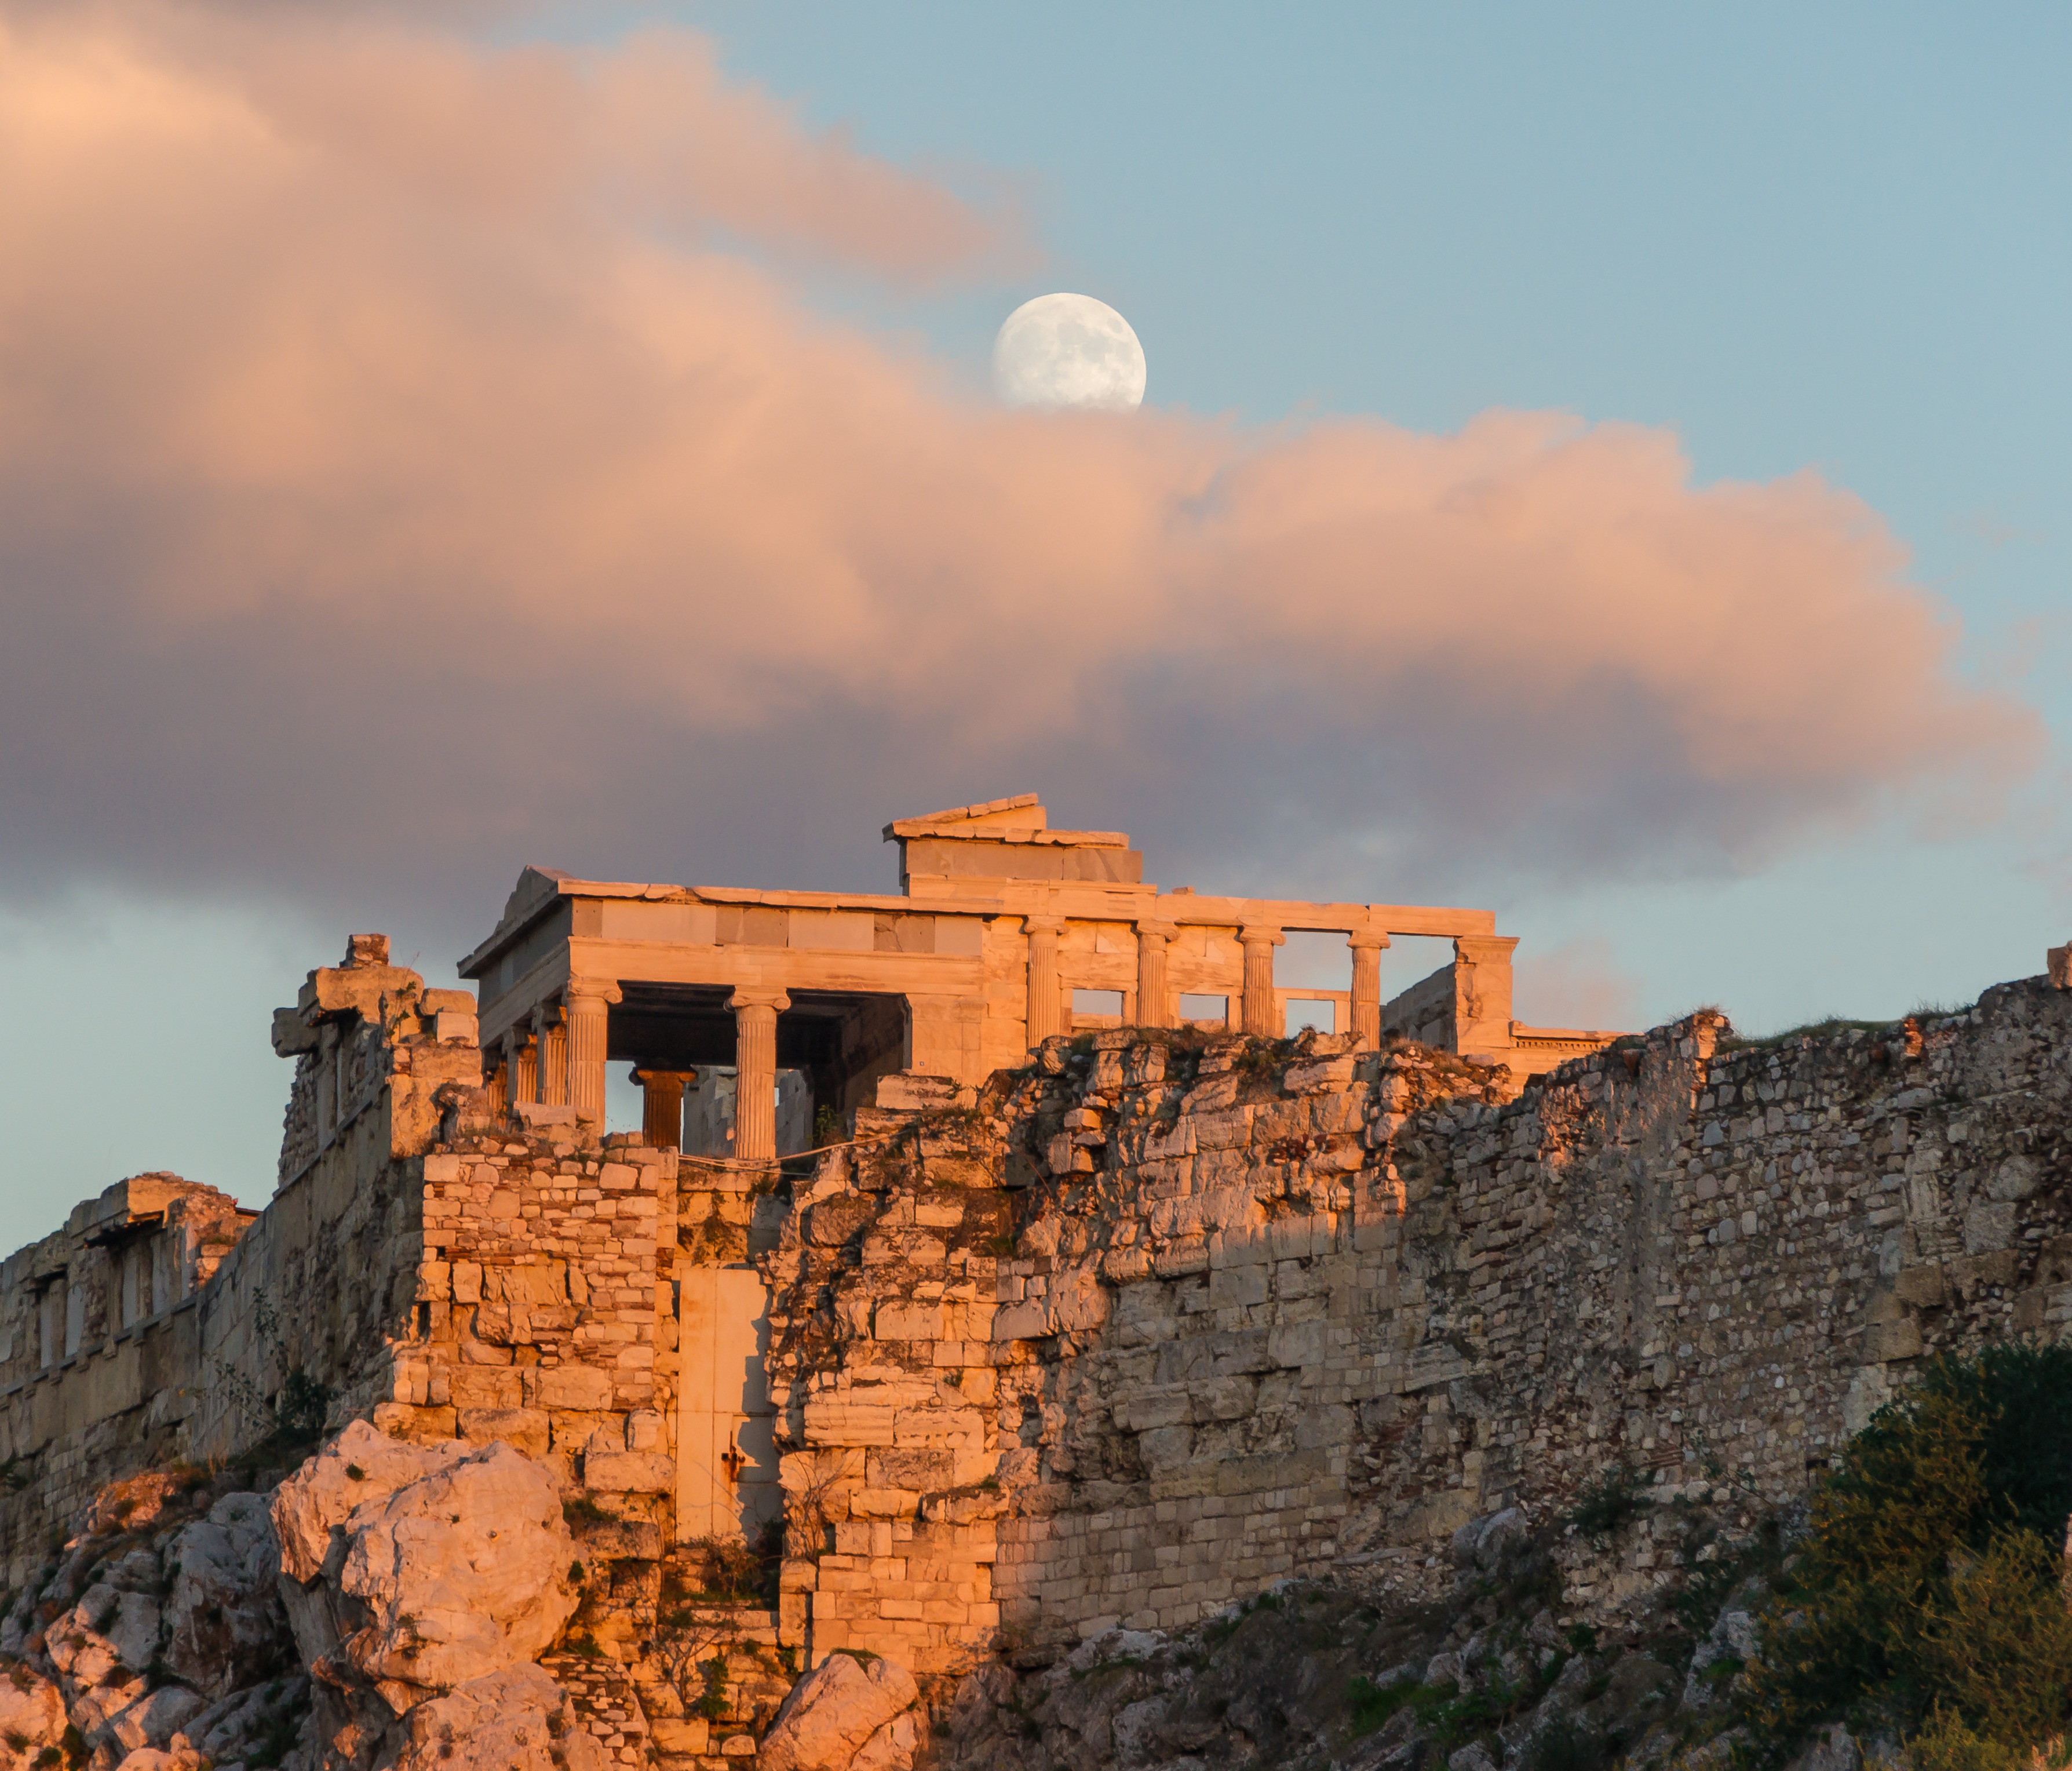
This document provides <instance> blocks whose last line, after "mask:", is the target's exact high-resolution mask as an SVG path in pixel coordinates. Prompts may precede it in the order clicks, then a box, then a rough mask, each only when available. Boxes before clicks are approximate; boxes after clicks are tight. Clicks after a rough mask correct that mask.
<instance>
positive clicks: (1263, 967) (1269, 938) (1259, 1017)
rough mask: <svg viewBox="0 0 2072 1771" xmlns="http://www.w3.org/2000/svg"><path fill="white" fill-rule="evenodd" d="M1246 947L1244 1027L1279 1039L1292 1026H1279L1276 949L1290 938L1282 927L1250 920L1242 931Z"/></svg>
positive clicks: (1241, 1022) (1248, 1030)
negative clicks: (1274, 987)
mask: <svg viewBox="0 0 2072 1771" xmlns="http://www.w3.org/2000/svg"><path fill="white" fill-rule="evenodd" d="M1238 940H1239V942H1240V943H1242V944H1243V945H1244V1007H1243V1013H1242V1016H1241V1019H1240V1020H1239V1026H1240V1027H1241V1028H1243V1029H1244V1032H1248V1033H1255V1034H1261V1035H1264V1036H1265V1037H1266V1038H1268V1039H1270V1040H1277V1039H1279V1038H1280V1037H1281V1036H1282V1035H1283V1034H1285V1032H1287V1031H1288V1029H1287V1028H1286V1027H1285V1026H1276V1025H1275V1024H1274V1023H1275V1020H1276V1016H1275V1014H1274V1009H1275V1006H1276V1005H1275V1001H1274V995H1273V949H1275V948H1276V947H1279V946H1282V945H1285V943H1286V941H1287V940H1288V937H1287V936H1285V935H1284V934H1283V933H1281V931H1280V930H1279V929H1269V928H1265V927H1263V926H1261V925H1260V924H1257V923H1248V924H1247V925H1245V926H1244V928H1243V929H1239V931H1238Z"/></svg>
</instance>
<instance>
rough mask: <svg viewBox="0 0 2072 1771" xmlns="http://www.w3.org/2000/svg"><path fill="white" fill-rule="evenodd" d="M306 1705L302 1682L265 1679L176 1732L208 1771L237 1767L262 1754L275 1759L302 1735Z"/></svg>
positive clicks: (301, 1677) (305, 1681)
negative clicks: (205, 1762) (213, 1767)
mask: <svg viewBox="0 0 2072 1771" xmlns="http://www.w3.org/2000/svg"><path fill="white" fill-rule="evenodd" d="M309 1708H310V1682H309V1679H308V1678H307V1677H306V1676H305V1675H301V1674H298V1675H297V1676H296V1677H294V1678H284V1679H269V1680H267V1681H266V1682H265V1684H263V1685H260V1686H257V1687H254V1688H253V1689H252V1690H250V1691H232V1693H231V1694H230V1695H228V1696H227V1697H222V1698H219V1699H217V1700H216V1702H215V1703H212V1704H210V1705H209V1707H208V1708H207V1709H206V1710H204V1711H202V1712H201V1714H200V1715H197V1716H195V1717H194V1718H193V1719H192V1720H191V1721H189V1722H187V1724H185V1725H184V1726H183V1728H182V1729H181V1731H180V1732H182V1733H183V1734H184V1735H185V1736H187V1744H189V1745H191V1746H193V1747H195V1748H198V1749H199V1752H200V1753H201V1755H202V1757H203V1758H204V1759H206V1760H208V1762H209V1763H210V1764H211V1765H242V1764H245V1763H247V1762H249V1761H252V1760H253V1759H257V1758H259V1757H261V1754H262V1752H265V1753H266V1756H268V1757H274V1756H277V1755H278V1754H279V1752H280V1749H281V1747H282V1744H284V1742H285V1741H288V1740H294V1739H296V1737H297V1736H298V1735H300V1734H302V1732H303V1729H302V1722H303V1720H304V1719H305V1718H306V1715H307V1714H308V1711H309ZM269 1748H270V1749H271V1751H270V1752H268V1750H267V1749H269Z"/></svg>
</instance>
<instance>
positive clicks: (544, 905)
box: [460, 793, 1613, 1161]
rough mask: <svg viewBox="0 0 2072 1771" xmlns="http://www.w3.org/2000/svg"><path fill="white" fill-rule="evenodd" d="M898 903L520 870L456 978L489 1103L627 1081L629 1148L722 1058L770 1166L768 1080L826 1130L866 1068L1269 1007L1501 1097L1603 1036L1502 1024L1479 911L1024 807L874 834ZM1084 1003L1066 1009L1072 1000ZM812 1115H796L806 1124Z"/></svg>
mask: <svg viewBox="0 0 2072 1771" xmlns="http://www.w3.org/2000/svg"><path fill="white" fill-rule="evenodd" d="M884 834H885V838H886V841H887V842H894V843H897V844H898V850H899V884H900V888H901V890H900V892H898V894H897V895H885V896H870V895H860V894H845V893H838V892H789V891H744V890H740V889H738V888H722V887H685V886H677V885H656V884H640V883H627V882H623V881H613V882H605V881H600V880H594V879H574V878H571V877H570V876H569V875H566V874H564V873H561V872H558V871H555V870H554V869H553V868H549V867H528V868H527V869H526V870H525V871H524V874H523V875H521V876H520V879H519V882H518V884H517V888H516V890H514V891H513V892H512V894H511V897H510V900H509V902H508V903H507V904H505V906H504V914H503V916H502V917H501V918H500V921H498V923H497V925H496V927H495V929H494V930H493V931H492V932H491V934H490V935H489V937H487V939H486V940H484V941H483V943H482V944H481V945H480V946H479V947H477V948H476V949H475V950H474V952H472V953H470V954H468V955H467V958H465V959H463V961H462V962H461V963H460V973H461V975H462V976H463V978H468V979H471V980H472V981H473V982H475V984H476V986H477V988H478V990H479V993H480V1016H481V1033H482V1044H483V1061H484V1066H485V1069H486V1071H487V1074H488V1076H489V1078H490V1086H491V1089H493V1090H495V1091H497V1098H498V1099H499V1100H500V1102H507V1103H508V1104H510V1105H512V1106H515V1107H516V1108H518V1109H519V1110H520V1111H521V1113H522V1114H523V1116H524V1118H525V1119H526V1121H527V1122H528V1124H532V1125H544V1124H548V1123H552V1122H555V1121H556V1120H557V1119H558V1118H568V1119H571V1120H590V1121H597V1120H600V1119H602V1115H603V1111H604V1098H605V1067H606V1065H607V1064H608V1063H612V1062H620V1061H623V1062H627V1063H630V1064H631V1065H633V1066H634V1067H635V1071H636V1073H637V1075H638V1077H639V1080H640V1081H641V1082H642V1084H643V1087H644V1088H645V1089H646V1092H647V1098H648V1111H647V1114H646V1130H647V1134H648V1138H649V1140H650V1141H651V1142H652V1143H669V1144H675V1143H678V1142H679V1139H680V1136H681V1132H680V1124H681V1117H682V1114H683V1111H684V1108H683V1105H682V1102H683V1098H684V1093H685V1089H686V1087H687V1086H695V1084H696V1080H697V1077H698V1075H699V1073H700V1072H701V1070H703V1069H709V1068H710V1067H713V1066H723V1067H726V1069H728V1070H729V1071H730V1073H732V1075H733V1076H734V1077H738V1081H731V1082H730V1089H732V1090H733V1091H734V1092H735V1093H736V1094H737V1096H738V1100H739V1101H740V1102H742V1108H741V1110H740V1113H739V1118H738V1122H737V1123H736V1124H735V1126H734V1135H733V1139H732V1142H731V1147H730V1148H729V1149H727V1150H726V1152H725V1153H726V1154H728V1155H733V1156H735V1157H737V1158H740V1159H745V1160H750V1161H754V1160H763V1159H768V1158H770V1157H771V1156H774V1155H778V1154H779V1153H780V1152H779V1138H778V1130H777V1122H776V1093H775V1083H776V1077H777V1073H778V1071H779V1069H780V1068H781V1069H787V1070H791V1071H796V1072H798V1073H801V1074H803V1075H804V1077H806V1078H808V1086H809V1089H810V1099H811V1102H812V1114H813V1117H814V1118H818V1116H819V1114H820V1112H822V1111H826V1112H828V1113H831V1114H833V1115H835V1116H837V1118H840V1119H841V1120H842V1121H844V1122H846V1121H847V1120H848V1119H849V1118H851V1117H852V1116H853V1114H854V1112H855V1110H856V1108H857V1106H859V1105H861V1104H863V1103H865V1102H868V1101H870V1099H871V1098H873V1091H874V1088H875V1086H876V1085H877V1083H878V1080H879V1079H880V1078H881V1077H886V1076H888V1075H891V1074H893V1073H898V1072H902V1071H906V1072H915V1073H920V1074H923V1075H926V1076H931V1077H947V1078H948V1079H949V1080H950V1081H952V1082H953V1083H955V1084H956V1085H958V1086H959V1087H960V1088H972V1087H976V1085H978V1084H980V1083H981V1082H983V1081H985V1078H986V1077H988V1076H989V1075H990V1074H991V1073H993V1071H995V1070H997V1069H1002V1068H1004V1067H1009V1066H1012V1065H1017V1064H1020V1063H1021V1062H1022V1061H1023V1059H1024V1058H1025V1056H1026V1054H1027V1053H1028V1052H1030V1050H1032V1049H1033V1048H1035V1047H1038V1046H1039V1045H1041V1044H1042V1042H1043V1041H1044V1040H1046V1039H1047V1038H1049V1037H1050V1036H1051V1035H1053V1034H1054V1033H1061V1032H1063V1033H1079V1032H1094V1031H1098V1030H1100V1029H1103V1028H1115V1027H1124V1026H1127V1027H1148V1028H1170V1027H1174V1026H1177V1025H1179V1024H1181V1023H1182V1022H1183V1021H1185V1022H1188V1023H1191V1024H1194V1025H1196V1026H1199V1027H1203V1028H1214V1029H1216V1030H1219V1031H1221V1030H1223V1029H1226V1028H1227V1029H1229V1030H1232V1031H1237V1032H1244V1033H1248V1034H1252V1035H1256V1036H1268V1037H1272V1038H1279V1037H1281V1036H1283V1034H1284V1033H1285V1032H1286V1031H1287V1028H1288V1007H1289V1003H1291V1002H1303V1003H1317V1004H1323V1003H1329V1004H1330V1005H1331V1011H1332V1015H1333V1021H1332V1024H1331V1026H1330V1027H1329V1028H1327V1029H1326V1031H1334V1032H1347V1031H1350V1032H1353V1033H1354V1034H1355V1035H1357V1036H1359V1039H1360V1040H1361V1041H1362V1042H1363V1044H1366V1045H1367V1046H1370V1047H1371V1046H1372V1045H1374V1044H1376V1043H1378V1042H1379V1040H1380V1039H1381V1038H1382V1037H1383V1036H1385V1035H1395V1036H1401V1037H1405V1038H1411V1039H1415V1040H1418V1041H1420V1043H1422V1044H1427V1045H1430V1046H1433V1047H1435V1048H1439V1049H1441V1050H1445V1051H1449V1052H1456V1053H1457V1054H1459V1055H1460V1056H1463V1057H1466V1058H1470V1059H1473V1060H1475V1061H1479V1062H1482V1063H1486V1064H1489V1065H1504V1066H1507V1068H1508V1069H1510V1070H1511V1072H1512V1073H1513V1075H1514V1076H1515V1077H1518V1078H1519V1079H1520V1080H1523V1078H1524V1077H1527V1076H1530V1075H1536V1074H1538V1073H1540V1072H1541V1071H1543V1070H1545V1069H1550V1068H1551V1067H1552V1065H1556V1064H1557V1063H1560V1062H1561V1061H1563V1060H1564V1059H1567V1058H1570V1057H1573V1056H1578V1055H1580V1054H1581V1053H1583V1052H1589V1051H1594V1050H1596V1049H1597V1048H1599V1047H1600V1046H1601V1045H1603V1044H1605V1043H1606V1042H1607V1041H1609V1040H1610V1039H1611V1038H1612V1037H1613V1035H1611V1034H1609V1033H1601V1032H1585V1031H1581V1030H1579V1029H1573V1028H1534V1027H1527V1026H1525V1025H1523V1023H1520V1022H1519V1021H1517V1020H1516V1019H1513V1017H1512V1014H1511V951H1512V949H1514V948H1515V947H1516V946H1517V945H1518V941H1517V937H1515V936H1503V935H1499V934H1498V933H1497V932H1496V919H1495V917H1494V916H1493V915H1492V914H1491V913H1490V912H1488V911H1486V910H1457V909H1446V908H1433V907H1431V906H1427V905H1419V904H1313V903H1308V902H1304V901H1301V900H1293V899H1277V898H1238V897H1219V896H1208V895H1206V894H1200V893H1197V892H1194V891H1193V890H1192V889H1190V888H1187V887H1184V886H1182V887H1175V888H1160V887H1158V886H1157V885H1153V884H1149V883H1145V879H1144V857H1143V855H1142V854H1141V852H1139V851H1138V850H1135V849H1133V848H1132V847H1131V846H1130V843H1129V838H1128V836H1126V835H1124V834H1122V833H1121V832H1120V831H1112V830H1053V829H1051V828H1050V820H1049V817H1048V814H1047V813H1046V812H1045V810H1044V808H1043V806H1042V804H1041V803H1040V802H1039V801H1038V799H1037V797H1036V796H1035V795H1034V794H1033V793H1025V794H1022V795H1021V796H1019V797H1016V798H1013V799H1001V800H993V801H988V802H987V803H985V804H984V805H960V806H953V807H952V808H951V809H948V810H947V811H941V812H932V813H929V814H928V815H927V816H926V817H923V818H902V819H900V820H898V821H896V822H893V823H890V824H888V825H886V826H885V833H884ZM1297 932H1319V933H1334V934H1340V935H1342V936H1344V937H1345V940H1346V982H1345V986H1344V987H1343V988H1342V989H1313V988H1307V987H1297V988H1289V987H1286V986H1282V985H1281V984H1279V983H1277V982H1276V979H1275V976H1274V950H1275V949H1276V947H1279V946H1280V945H1282V944H1283V943H1284V941H1285V939H1286V937H1288V935H1289V934H1290V933H1297ZM1400 936H1428V937H1429V936H1440V937H1449V938H1450V939H1451V940H1452V941H1453V959H1452V961H1451V962H1449V964H1447V965H1446V966H1443V967H1441V969H1440V970H1438V971H1437V972H1436V973H1434V974H1433V975H1432V976H1430V977H1429V978H1424V979H1423V980H1422V981H1421V982H1418V983H1417V984H1416V985H1414V986H1412V987H1411V988H1410V989H1409V990H1408V991H1404V992H1403V993H1401V994H1400V995H1398V996H1396V998H1394V999H1392V1000H1391V1001H1388V1002H1386V1003H1384V1002H1383V1000H1382V999H1381V995H1380V989H1379V976H1380V966H1379V958H1380V955H1381V953H1382V951H1383V949H1386V948H1387V946H1388V945H1390V942H1391V939H1392V937H1400ZM1087 998H1105V999H1107V1001H1106V1003H1105V1004H1104V1005H1103V1006H1102V1007H1093V1006H1091V1005H1085V1006H1081V1007H1075V999H1081V1000H1082V1001H1083V999H1087ZM809 1122H810V1121H809Z"/></svg>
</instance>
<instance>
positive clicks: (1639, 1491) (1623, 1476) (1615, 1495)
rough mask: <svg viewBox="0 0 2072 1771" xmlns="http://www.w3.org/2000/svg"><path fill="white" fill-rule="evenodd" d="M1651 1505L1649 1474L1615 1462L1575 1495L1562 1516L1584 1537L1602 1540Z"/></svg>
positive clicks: (1564, 1521)
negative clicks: (1645, 1474)
mask: <svg viewBox="0 0 2072 1771" xmlns="http://www.w3.org/2000/svg"><path fill="white" fill-rule="evenodd" d="M1649 1504H1650V1502H1649V1500H1648V1496H1647V1477H1645V1476H1643V1475H1641V1474H1640V1473H1638V1472H1636V1471H1634V1470H1630V1469H1628V1468H1626V1465H1624V1464H1613V1465H1612V1467H1611V1468H1609V1469H1608V1470H1606V1471H1605V1473H1604V1474H1603V1475H1601V1476H1600V1477H1598V1478H1597V1480H1596V1481H1594V1482H1592V1483H1590V1484H1589V1485H1587V1486H1585V1488H1584V1489H1583V1491H1582V1492H1581V1493H1580V1494H1578V1495H1577V1497H1576V1504H1575V1505H1573V1506H1572V1507H1570V1508H1569V1509H1568V1511H1567V1512H1566V1513H1565V1514H1563V1515H1562V1522H1563V1523H1564V1525H1572V1526H1575V1528H1576V1529H1577V1530H1578V1531H1581V1533H1582V1534H1584V1535H1585V1537H1589V1538H1595V1539H1597V1540H1599V1541H1601V1540H1602V1539H1604V1538H1608V1537H1609V1536H1610V1535H1611V1534H1613V1533H1614V1531H1616V1530H1618V1529H1619V1527H1620V1526H1622V1525H1624V1524H1626V1522H1628V1521H1629V1520H1630V1519H1632V1518H1634V1516H1635V1515H1637V1514H1638V1513H1639V1512H1640V1510H1641V1509H1642V1508H1643V1507H1645V1506H1646V1505H1649Z"/></svg>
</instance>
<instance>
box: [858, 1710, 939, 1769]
mask: <svg viewBox="0 0 2072 1771" xmlns="http://www.w3.org/2000/svg"><path fill="white" fill-rule="evenodd" d="M920 1744H921V1724H920V1722H919V1720H918V1719H917V1718H916V1717H915V1715H914V1713H913V1712H912V1711H911V1710H910V1711H906V1712H905V1713H903V1714H902V1715H895V1716H894V1717H893V1718H892V1720H890V1721H889V1722H887V1723H886V1724H885V1726H884V1727H883V1728H880V1729H878V1732H876V1733H875V1734H874V1735H872V1736H871V1737H870V1739H869V1740H865V1742H864V1743H863V1744H862V1745H861V1746H860V1747H858V1748H857V1749H856V1757H854V1758H853V1759H851V1760H850V1761H849V1771H912V1767H913V1764H914V1754H915V1750H916V1749H917V1748H919V1746H920Z"/></svg>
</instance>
